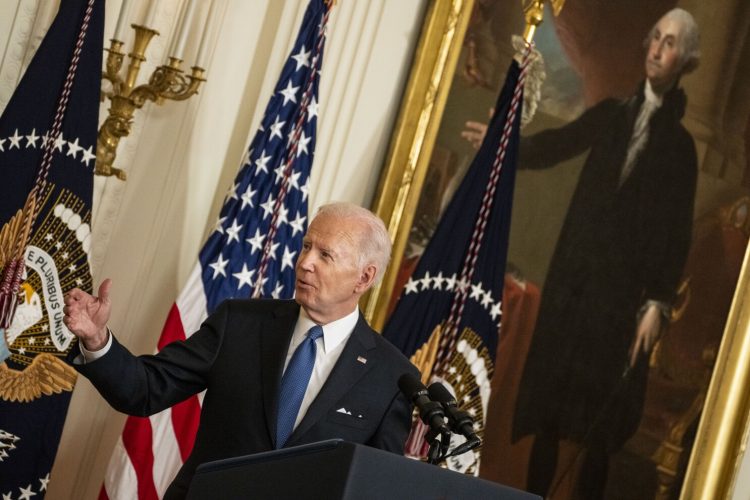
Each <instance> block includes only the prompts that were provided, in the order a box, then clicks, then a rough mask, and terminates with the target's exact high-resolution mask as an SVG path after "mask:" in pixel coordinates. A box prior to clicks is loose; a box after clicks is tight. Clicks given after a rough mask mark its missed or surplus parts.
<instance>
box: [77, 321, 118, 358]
mask: <svg viewBox="0 0 750 500" xmlns="http://www.w3.org/2000/svg"><path fill="white" fill-rule="evenodd" d="M78 348H79V349H80V350H81V355H80V356H76V357H75V359H74V360H73V362H74V363H75V364H80V365H85V364H86V363H91V362H94V361H96V360H97V359H99V358H101V357H102V356H104V355H105V354H107V353H108V352H109V350H110V349H111V348H112V330H110V329H109V327H107V343H106V344H104V347H102V348H101V349H99V350H97V351H89V350H88V349H86V348H85V347H83V342H79V343H78Z"/></svg>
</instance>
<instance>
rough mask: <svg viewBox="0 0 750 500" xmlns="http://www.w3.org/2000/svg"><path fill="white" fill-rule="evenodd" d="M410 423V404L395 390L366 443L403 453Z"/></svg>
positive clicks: (415, 370) (413, 371)
mask: <svg viewBox="0 0 750 500" xmlns="http://www.w3.org/2000/svg"><path fill="white" fill-rule="evenodd" d="M410 366H411V371H412V373H413V375H414V376H415V377H417V378H419V377H420V374H419V371H418V370H417V369H416V368H414V366H413V365H410ZM394 385H395V384H394ZM411 424H412V405H411V403H410V402H409V401H408V400H407V399H406V397H405V396H404V395H403V394H402V393H401V391H400V390H399V391H396V393H395V395H394V397H393V399H392V400H391V404H390V405H389V407H388V410H387V411H386V412H385V416H384V417H383V420H382V421H381V422H380V425H379V426H378V429H377V431H376V432H375V434H374V435H373V437H372V438H371V439H370V441H369V442H368V443H367V445H368V446H372V447H374V448H379V449H381V450H386V451H390V452H392V453H397V454H399V455H403V454H404V445H405V444H406V439H407V438H408V437H409V432H410V431H411Z"/></svg>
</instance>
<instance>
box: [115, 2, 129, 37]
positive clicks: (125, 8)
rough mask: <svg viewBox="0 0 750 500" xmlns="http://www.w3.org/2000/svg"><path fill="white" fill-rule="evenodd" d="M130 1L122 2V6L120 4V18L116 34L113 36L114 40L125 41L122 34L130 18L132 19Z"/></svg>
mask: <svg viewBox="0 0 750 500" xmlns="http://www.w3.org/2000/svg"><path fill="white" fill-rule="evenodd" d="M130 1H131V0H122V4H120V16H119V17H118V18H117V25H116V26H115V34H114V35H113V36H112V38H113V39H114V40H119V41H121V42H122V41H124V40H123V38H122V32H123V30H124V29H125V26H126V25H127V24H128V17H130V16H129V14H130Z"/></svg>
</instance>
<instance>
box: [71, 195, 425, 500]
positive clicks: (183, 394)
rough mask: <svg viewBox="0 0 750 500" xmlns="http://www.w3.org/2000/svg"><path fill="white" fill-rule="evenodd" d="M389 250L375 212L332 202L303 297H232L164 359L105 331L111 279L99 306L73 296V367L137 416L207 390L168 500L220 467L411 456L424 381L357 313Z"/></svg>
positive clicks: (302, 276)
mask: <svg viewBox="0 0 750 500" xmlns="http://www.w3.org/2000/svg"><path fill="white" fill-rule="evenodd" d="M390 252H391V243H390V239H389V237H388V233H387V231H386V229H385V226H384V225H383V222H382V221H381V220H380V219H379V218H377V217H376V216H375V215H374V214H372V213H371V212H370V211H368V210H366V209H364V208H361V207H358V206H356V205H351V204H347V203H334V204H330V205H325V206H323V207H322V208H321V209H320V210H319V212H318V214H317V216H316V217H315V218H314V219H313V221H312V223H311V224H310V227H309V230H308V232H307V234H306V235H305V238H304V240H303V247H302V251H301V252H300V256H299V259H298V260H297V265H296V284H295V299H294V300H263V299H234V300H228V301H226V302H224V303H223V304H221V305H220V306H219V307H218V308H217V310H216V311H215V312H214V313H213V314H211V315H210V316H209V317H208V319H206V321H205V322H204V323H203V325H202V326H201V328H200V330H199V331H198V332H196V333H195V334H193V335H192V336H190V337H189V338H188V339H187V340H186V341H181V342H174V343H172V344H170V345H168V346H166V347H165V348H164V349H162V350H161V351H160V352H159V353H158V354H156V355H145V356H134V355H133V354H131V353H130V352H129V351H128V350H127V349H126V348H125V347H123V346H122V345H121V344H120V343H118V342H117V340H116V339H115V338H114V336H113V335H112V334H111V332H110V331H109V329H108V328H107V321H108V319H109V315H110V310H111V303H110V299H109V290H110V286H111V282H110V280H105V281H104V282H103V283H102V284H101V286H100V287H99V296H98V297H95V296H92V295H89V294H88V293H86V292H83V291H82V290H79V289H75V290H72V291H71V292H70V293H69V294H68V295H67V296H66V298H65V308H64V312H65V318H64V321H65V324H66V325H67V326H68V328H69V329H70V330H71V331H72V332H73V333H74V334H75V335H76V336H77V337H78V339H79V344H78V347H79V349H76V350H74V352H73V353H72V355H71V356H72V357H73V358H74V361H73V362H74V366H75V367H76V369H77V370H78V371H79V372H80V373H82V374H83V375H85V376H86V377H88V378H89V379H90V380H91V382H92V383H93V384H94V386H95V387H96V388H97V390H98V391H99V392H100V393H101V394H102V396H104V398H105V399H106V400H107V401H108V402H109V403H110V404H111V405H112V406H113V407H114V408H115V409H116V410H118V411H122V412H124V413H127V414H130V415H137V416H147V415H152V414H154V413H157V412H159V411H161V410H164V409H165V408H168V407H170V406H172V405H174V404H176V403H178V402H180V401H182V400H184V399H186V398H187V397H189V396H192V395H194V394H196V393H199V392H201V391H203V390H206V395H205V398H204V400H203V408H202V410H201V419H200V426H199V428H198V433H197V436H196V440H195V447H194V448H193V451H192V453H191V455H190V457H189V458H188V460H187V461H186V462H185V464H184V465H183V467H182V469H180V472H179V473H178V474H177V477H176V478H175V480H174V481H173V483H172V485H171V486H170V487H169V489H168V490H167V493H166V495H165V498H182V497H184V496H185V494H186V492H187V489H188V487H189V484H190V481H191V479H192V477H193V474H194V472H195V468H196V467H197V466H198V465H199V464H201V463H203V462H206V461H211V460H216V459H220V458H226V457H232V456H239V455H246V454H251V453H258V452H263V451H268V450H272V449H276V448H282V447H287V446H294V445H299V444H303V443H311V442H315V441H320V440H324V439H331V438H342V439H345V440H347V441H351V442H354V443H363V444H366V445H369V446H373V447H376V448H380V449H383V450H388V451H392V452H394V453H403V447H404V442H405V441H406V437H407V435H408V432H409V428H410V422H411V407H410V405H409V403H408V402H407V400H406V399H405V398H404V397H403V396H402V395H401V394H400V392H399V389H398V385H397V381H398V378H399V377H400V376H401V375H402V374H404V373H410V374H412V375H415V376H418V372H417V370H416V368H414V366H413V365H411V364H410V363H409V361H408V360H407V359H406V358H405V357H404V356H403V355H402V354H401V353H400V352H398V350H397V349H396V348H394V347H393V346H392V345H391V344H389V343H388V342H387V341H386V340H384V339H383V338H382V337H381V336H380V335H378V334H377V333H376V332H375V331H373V330H372V329H371V328H370V327H369V325H368V324H367V322H366V321H365V320H364V318H363V317H362V315H361V314H360V312H359V309H358V306H357V302H358V300H359V298H360V296H361V295H362V294H363V293H364V292H365V291H367V290H368V289H369V288H370V287H371V286H372V285H373V284H374V283H376V282H377V280H379V279H380V278H381V277H382V275H383V272H384V271H385V267H386V265H387V263H388V260H389V257H390ZM342 408H343V409H344V410H343V411H341V409H342Z"/></svg>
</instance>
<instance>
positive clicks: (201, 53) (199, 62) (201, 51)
mask: <svg viewBox="0 0 750 500" xmlns="http://www.w3.org/2000/svg"><path fill="white" fill-rule="evenodd" d="M213 19H214V2H213V0H211V3H210V4H209V5H208V14H207V15H206V24H205V26H203V35H202V36H201V44H200V45H199V46H198V57H196V58H195V65H196V66H198V67H199V68H203V69H206V61H205V59H206V51H207V50H208V49H207V48H206V46H207V45H208V39H209V38H210V34H211V33H212V30H211V24H212V23H213Z"/></svg>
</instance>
